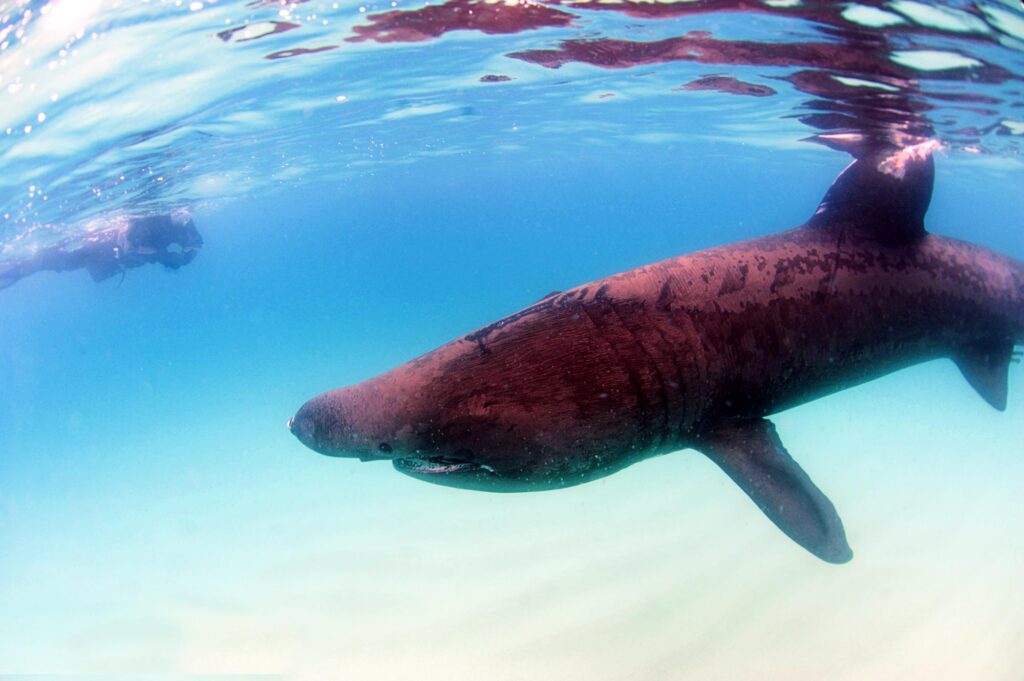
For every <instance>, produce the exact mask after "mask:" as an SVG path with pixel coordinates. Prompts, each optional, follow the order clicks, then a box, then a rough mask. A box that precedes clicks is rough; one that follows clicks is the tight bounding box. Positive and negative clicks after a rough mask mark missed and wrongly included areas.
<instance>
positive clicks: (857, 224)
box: [807, 142, 937, 245]
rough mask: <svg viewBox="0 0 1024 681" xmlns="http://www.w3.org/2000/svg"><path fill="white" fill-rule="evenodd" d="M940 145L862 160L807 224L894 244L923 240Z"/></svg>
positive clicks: (849, 168)
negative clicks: (839, 228)
mask: <svg viewBox="0 0 1024 681" xmlns="http://www.w3.org/2000/svg"><path fill="white" fill-rule="evenodd" d="M936 146H937V145H936V144H935V143H931V142H925V143H923V144H919V145H916V146H912V147H905V148H903V149H899V150H896V151H894V152H892V153H890V154H889V155H884V154H875V155H872V156H868V157H865V158H859V159H857V160H856V161H854V162H853V163H851V164H850V165H848V166H847V167H846V169H845V170H843V172H842V173H840V174H839V177H837V178H836V179H835V181H834V182H833V183H832V186H831V187H829V189H828V191H827V192H826V193H825V198H824V199H822V201H821V204H819V205H818V210H816V211H815V213H814V215H813V216H811V219H810V220H809V221H808V222H807V224H808V225H810V226H811V227H819V228H827V227H831V226H833V225H841V226H842V227H844V228H845V229H846V230H849V232H850V233H851V234H852V235H854V236H857V237H860V238H867V239H874V240H877V241H882V242H885V243H889V244H894V245H895V244H903V243H912V242H913V241H915V240H917V239H920V238H921V237H923V236H924V235H925V234H926V231H925V228H924V215H925V213H926V212H928V204H929V203H931V199H932V185H933V184H934V181H935V164H934V162H933V161H932V156H931V152H932V150H933V149H934V148H935V147H936Z"/></svg>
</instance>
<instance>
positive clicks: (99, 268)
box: [0, 211, 203, 289]
mask: <svg viewBox="0 0 1024 681" xmlns="http://www.w3.org/2000/svg"><path fill="white" fill-rule="evenodd" d="M202 247H203V237H202V235H200V234H199V231H198V230H197V229H196V226H195V223H194V222H193V221H192V216H190V215H189V214H188V213H186V212H184V211H176V212H174V213H170V214H166V215H152V216H147V217H135V218H129V219H121V220H116V221H113V222H112V223H111V225H110V226H109V227H106V228H104V229H100V230H97V231H95V232H90V233H88V234H86V235H84V236H82V237H77V236H76V238H68V239H64V240H62V241H60V242H58V243H56V244H54V245H52V246H46V247H44V248H40V249H39V250H37V251H34V252H32V253H31V254H30V255H28V256H26V257H23V258H15V259H12V260H10V261H7V262H0V289H4V288H7V287H8V286H11V285H13V284H15V283H16V282H18V281H20V280H21V279H22V278H24V277H27V276H29V275H30V274H35V273H36V272H42V271H51V272H67V271H70V270H78V269H82V268H85V269H86V270H88V272H89V276H91V277H92V280H93V281H96V282H99V281H103V280H105V279H109V278H110V277H113V276H114V275H117V274H121V275H123V274H124V273H125V271H126V270H129V269H132V268H134V267H140V266H142V265H146V264H149V263H159V264H161V265H163V266H164V267H166V268H168V269H172V270H176V269H178V268H179V267H183V266H185V265H187V264H189V263H190V262H192V260H193V259H195V257H196V254H198V253H199V249H200V248H202Z"/></svg>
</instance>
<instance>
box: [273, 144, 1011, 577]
mask: <svg viewBox="0 0 1024 681" xmlns="http://www.w3.org/2000/svg"><path fill="white" fill-rule="evenodd" d="M933 149H934V147H933V146H931V145H929V144H927V143H926V144H922V145H917V146H911V147H905V148H902V149H895V150H894V149H888V150H886V151H885V152H879V153H875V154H869V155H864V156H861V157H858V158H857V159H856V160H854V161H853V162H852V163H851V164H850V165H849V166H847V167H846V169H845V170H844V171H843V172H842V173H841V174H840V175H839V176H838V177H837V178H836V179H835V180H834V182H833V183H832V185H831V186H830V187H829V189H828V190H827V192H826V194H825V196H824V198H823V200H822V201H821V203H820V205H819V206H818V208H817V210H815V211H814V213H813V215H811V217H810V219H809V220H807V222H806V223H804V224H802V225H800V226H798V227H795V228H792V229H789V230H786V231H783V232H778V233H773V234H769V235H767V236H763V237H759V238H755V239H751V240H748V241H743V242H740V243H733V244H729V245H725V246H720V247H715V248H711V249H708V250H703V251H700V252H696V253H691V254H688V255H683V256H680V257H675V258H671V259H668V260H663V261H661V262H657V263H654V264H650V265H646V266H643V267H639V268H636V269H633V270H629V271H627V272H623V273H621V274H616V275H613V276H609V277H606V278H604V279H600V280H597V281H593V282H590V283H586V284H583V285H581V286H577V287H575V288H571V289H568V290H565V291H558V292H554V293H551V294H549V295H547V296H545V297H544V298H542V299H541V300H539V301H537V302H536V303H534V304H532V305H530V306H528V307H526V308H524V309H522V310H520V311H518V312H515V313H514V314H511V315H508V316H506V317H504V318H503V319H499V320H498V321H495V322H493V323H491V324H487V325H486V326H484V327H482V328H479V329H476V330H475V331H472V332H470V333H467V334H465V335H463V336H461V337H459V338H457V339H455V340H453V341H451V342H450V343H447V344H445V345H443V346H441V347H439V348H437V349H436V350H433V351H431V352H428V353H427V354H425V355H423V356H421V357H418V358H416V359H413V360H412V361H409V362H408V363H406V364H402V365H400V366H398V367H396V368H394V369H392V370H390V371H388V372H386V373H383V374H381V375H379V376H376V377H374V378H371V379H369V380H367V381H364V382H362V383H359V384H357V385H353V386H349V387H345V388H341V389H338V390H333V391H330V392H326V393H324V394H322V395H319V396H317V397H314V398H312V399H310V400H309V401H308V402H306V403H305V404H303V405H302V406H301V408H300V409H299V410H298V411H297V412H296V413H295V415H294V416H293V417H292V418H291V420H290V421H289V422H288V426H289V428H290V430H291V431H292V433H293V434H294V435H295V436H296V437H297V438H298V439H299V441H301V443H302V444H304V445H306V446H307V447H309V448H311V449H313V450H315V451H317V452H319V453H321V454H325V455H328V456H337V457H354V458H359V459H361V460H363V461H379V460H389V461H391V463H392V465H393V466H394V468H395V469H396V470H398V471H399V472H400V473H403V474H405V475H408V476H411V477H413V478H416V479H418V480H422V481H427V482H432V483H436V484H439V485H447V486H451V487H457V488H466V489H473V490H484V491H493V492H527V491H537V490H550V489H559V488H564V487H569V486H572V485H578V484H581V483H585V482H588V481H591V480H595V479H597V478H601V477H603V476H607V475H609V474H612V473H615V472H616V471H620V470H622V469H623V468H625V467H627V466H630V465H632V464H634V463H637V462H639V461H642V460H644V459H647V458H650V457H653V456H658V455H663V454H668V453H671V452H676V451H679V450H685V449H693V450H697V451H698V452H701V453H703V454H704V455H706V456H707V457H708V458H710V459H711V460H712V461H713V462H714V463H715V464H717V465H718V466H719V467H720V468H721V469H722V470H723V471H724V472H725V473H726V474H727V475H728V476H729V477H730V478H731V479H732V480H733V481H735V483H736V484H737V485H738V486H739V487H740V488H741V489H742V490H743V491H744V492H745V493H746V494H747V495H748V496H749V497H750V499H751V500H752V501H753V502H754V503H755V504H756V505H757V506H758V508H760V510H761V511H762V512H763V513H764V514H765V515H766V516H767V517H768V518H769V519H770V520H771V521H772V522H773V523H774V524H775V525H776V526H777V527H778V528H779V529H780V530H782V532H784V533H785V534H786V535H788V536H789V537H790V538H791V539H793V540H794V541H795V542H796V543H798V544H799V545H800V546H802V547H804V548H805V549H807V550H808V551H810V552H811V553H812V554H813V555H815V556H817V557H818V558H821V559H822V560H824V561H827V562H830V563H844V562H846V561H849V560H850V559H851V558H852V556H853V552H852V550H851V548H850V546H849V544H848V542H847V539H846V533H845V531H844V528H843V524H842V521H841V520H840V518H839V516H838V514H837V512H836V509H835V507H834V506H833V504H832V502H831V501H830V500H829V499H828V498H827V497H826V496H825V494H824V493H822V491H821V490H820V489H819V488H818V487H817V486H816V485H815V484H814V482H813V481H812V480H811V478H810V477H809V476H808V475H807V473H806V472H805V471H804V470H803V469H802V468H801V467H800V465H799V464H798V463H797V462H796V461H795V460H794V459H793V458H792V456H791V455H790V454H789V452H787V450H786V448H785V446H784V445H783V443H782V440H781V439H780V437H779V434H778V432H777V430H776V428H775V426H774V425H773V423H772V422H771V420H770V417H771V416H772V415H773V414H775V413H777V412H779V411H782V410H785V409H789V408H791V407H795V406H798V405H801V404H803V403H806V402H809V401H811V400H815V399H818V398H821V397H823V396H825V395H828V394H831V393H835V392H837V391H841V390H843V389H846V388H849V387H851V386H856V385H858V384H862V383H865V382H867V381H871V380H873V379H877V378H879V377H881V376H884V375H886V374H889V373H891V372H894V371H897V370H900V369H903V368H906V367H910V366H912V365H915V364H918V363H921V362H925V361H929V360H934V359H939V358H949V359H951V360H952V361H953V362H955V363H956V365H957V366H958V367H959V368H960V371H961V372H962V373H963V376H964V377H965V378H966V380H967V382H968V383H969V384H970V385H971V386H972V387H973V388H974V390H976V391H977V393H978V394H979V395H980V396H981V397H982V398H983V399H984V400H985V401H986V402H988V404H990V405H991V406H992V407H994V408H995V409H998V410H1005V409H1006V406H1007V389H1008V373H1009V365H1010V363H1011V360H1013V359H1014V358H1015V357H1016V355H1017V353H1016V351H1015V347H1016V345H1018V344H1020V343H1022V342H1024V263H1022V262H1020V261H1017V260H1014V259H1011V258H1009V257H1006V256H1004V255H1002V254H999V253H997V252H994V251H992V250H989V249H986V248H983V247H981V246H978V245H975V244H972V243H967V242H964V241H959V240H956V239H952V238H946V237H943V236H939V235H936V234H931V233H929V232H928V231H927V230H926V228H925V214H926V212H927V210H928V206H929V203H930V201H931V196H932V189H933V184H934V176H935V164H934V160H933V153H932V151H933Z"/></svg>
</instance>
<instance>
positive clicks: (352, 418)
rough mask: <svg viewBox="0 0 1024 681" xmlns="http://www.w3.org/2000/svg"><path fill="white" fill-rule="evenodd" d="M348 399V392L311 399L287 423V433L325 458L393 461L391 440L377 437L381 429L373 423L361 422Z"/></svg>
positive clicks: (372, 421) (343, 391)
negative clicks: (289, 432) (290, 432)
mask: <svg viewBox="0 0 1024 681" xmlns="http://www.w3.org/2000/svg"><path fill="white" fill-rule="evenodd" d="M352 398H353V395H352V394H351V391H349V390H339V391H334V392H331V393H324V394H323V395H319V396H317V397H314V398H313V399H311V400H309V401H308V402H306V403H305V404H303V405H302V406H301V407H300V408H299V410H298V411H297V412H295V415H294V416H292V417H291V419H289V420H288V430H290V431H292V435H294V436H295V437H296V438H298V440H299V442H301V443H302V444H304V445H306V446H307V447H309V448H310V449H312V450H313V451H315V452H318V453H320V454H324V455H326V456H339V457H353V458H359V459H362V460H364V461H370V460H376V459H391V458H393V453H392V445H391V442H393V438H389V437H383V438H382V437H380V434H379V433H378V432H377V431H378V430H381V429H382V428H383V426H382V425H381V424H378V423H377V422H376V420H375V419H369V420H368V419H366V418H365V417H364V418H362V419H361V418H360V417H359V409H358V408H357V407H356V406H353V405H352V404H351V399H352ZM364 416H365V415H364Z"/></svg>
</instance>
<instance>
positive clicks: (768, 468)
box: [697, 419, 853, 563]
mask: <svg viewBox="0 0 1024 681" xmlns="http://www.w3.org/2000/svg"><path fill="white" fill-rule="evenodd" d="M697 448H698V449H700V451H702V452H703V453H704V454H706V455H707V456H708V458H710V459H711V460H712V461H714V462H715V463H716V464H718V466H719V467H720V468H721V469H722V470H724V471H725V472H726V473H727V474H728V475H729V477H730V478H732V479H733V481H734V482H736V484H738V485H739V486H740V487H741V488H742V489H743V491H744V492H746V493H747V495H748V496H749V497H750V498H751V499H752V500H753V501H754V503H755V504H757V506H758V508H760V509H761V510H762V511H763V512H764V514H765V515H766V516H768V518H769V519H770V520H771V521H772V522H773V523H775V524H776V525H777V526H778V528H779V529H780V530H782V531H783V532H785V533H786V534H787V535H788V536H789V537H790V538H791V539H793V541H795V542H796V543H798V544H800V546H802V547H804V548H805V549H807V550H808V551H810V552H811V553H813V554H814V555H816V556H817V557H818V558H821V559H822V560H825V561H827V562H829V563H845V562H847V561H848V560H850V558H852V557H853V551H851V550H850V546H849V544H847V543H846V533H845V532H844V531H843V523H842V521H841V520H840V519H839V516H838V515H837V514H836V509H835V507H834V506H833V505H832V502H831V501H829V500H828V498H827V497H826V496H825V495H824V494H822V492H821V490H819V489H818V488H817V487H815V486H814V483H813V482H811V479H810V478H809V477H808V476H807V474H806V473H804V471H803V469H801V468H800V466H799V465H798V464H797V462H796V461H794V460H793V459H792V458H791V457H790V456H789V453H788V452H787V451H786V449H785V447H783V446H782V442H781V441H780V440H779V436H778V434H776V432H775V426H774V425H773V424H772V423H771V421H768V420H766V419H742V420H729V421H725V422H723V423H721V424H719V426H718V427H717V428H714V429H713V430H711V431H710V432H707V433H705V434H704V435H703V436H702V437H701V441H700V442H699V443H698V444H697Z"/></svg>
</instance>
